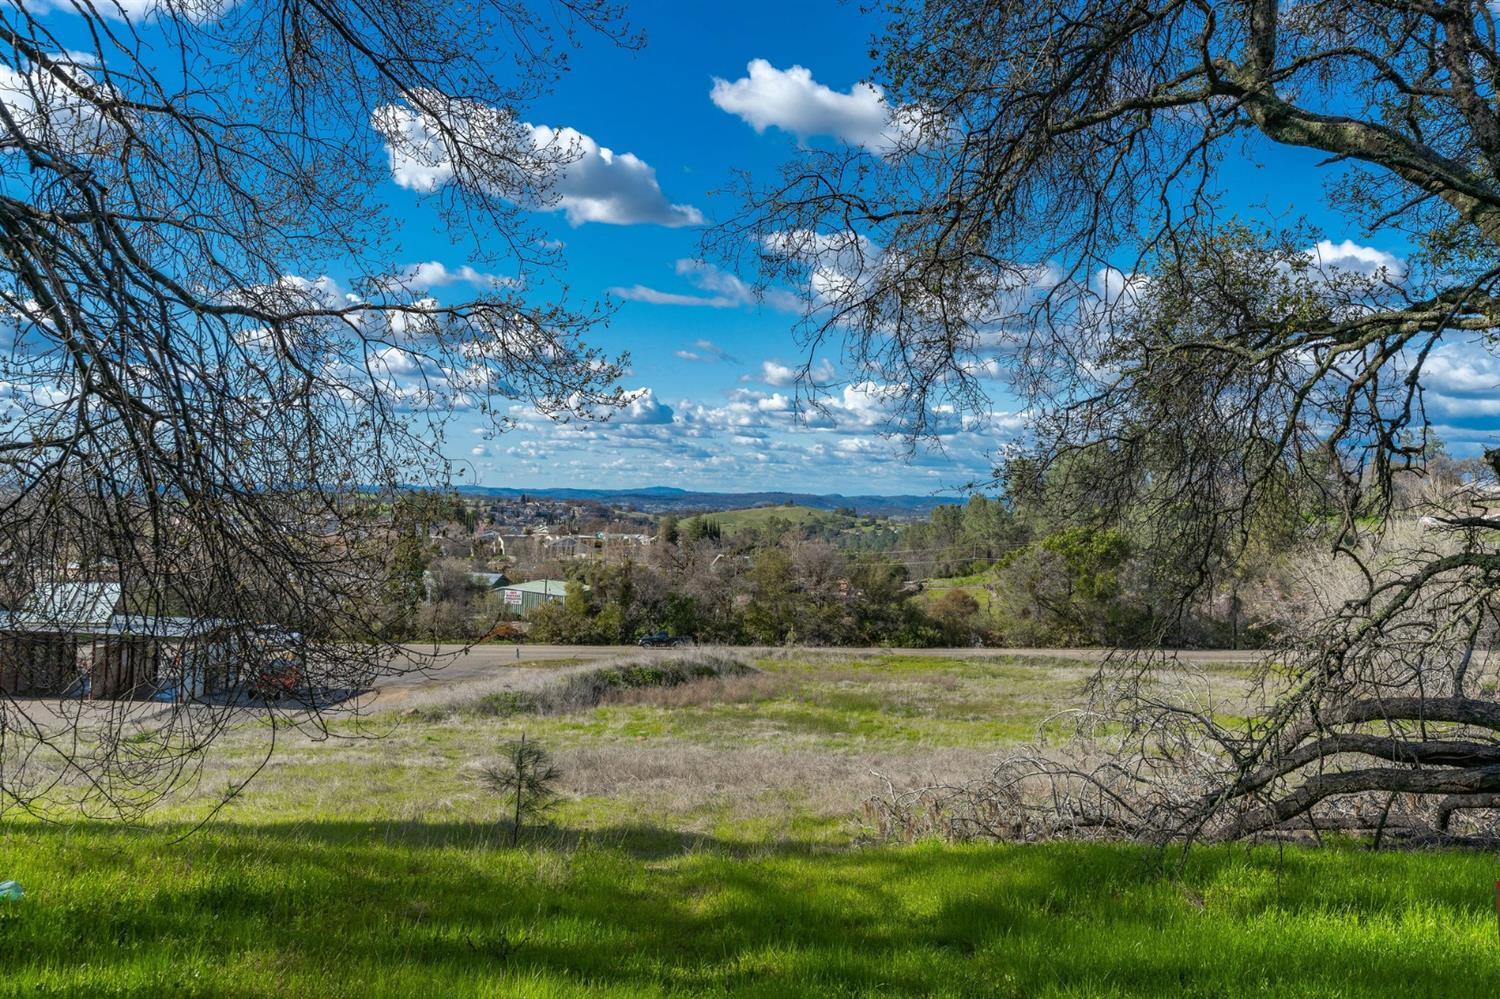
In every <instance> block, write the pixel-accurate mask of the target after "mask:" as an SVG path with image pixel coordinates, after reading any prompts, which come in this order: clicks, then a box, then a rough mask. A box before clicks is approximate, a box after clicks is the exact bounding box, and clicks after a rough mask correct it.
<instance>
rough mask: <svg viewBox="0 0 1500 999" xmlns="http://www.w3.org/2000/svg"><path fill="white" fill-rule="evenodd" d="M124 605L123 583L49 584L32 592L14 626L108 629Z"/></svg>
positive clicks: (12, 620)
mask: <svg viewBox="0 0 1500 999" xmlns="http://www.w3.org/2000/svg"><path fill="white" fill-rule="evenodd" d="M119 605H120V584H119V583H75V582H68V583H49V584H46V585H44V586H39V587H37V588H36V589H35V590H33V591H32V593H31V596H29V597H27V598H26V600H25V602H24V603H22V604H21V606H20V608H19V609H18V610H16V611H15V612H14V613H12V614H11V615H10V623H11V624H12V625H13V626H20V627H25V628H33V629H48V630H53V631H61V630H68V629H80V630H94V629H100V628H105V627H107V626H108V625H109V623H110V619H111V618H113V617H114V616H115V611H116V610H117V609H118V608H119Z"/></svg>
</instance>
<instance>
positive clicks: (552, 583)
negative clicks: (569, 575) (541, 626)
mask: <svg viewBox="0 0 1500 999" xmlns="http://www.w3.org/2000/svg"><path fill="white" fill-rule="evenodd" d="M500 588H501V589H502V590H519V591H520V592H522V593H540V594H542V595H543V596H559V597H560V596H562V595H563V594H564V593H566V592H567V591H568V581H567V580H566V579H533V580H532V581H531V582H529V583H511V584H510V585H508V586H502V587H500ZM584 589H585V590H586V589H588V587H587V586H585V587H584Z"/></svg>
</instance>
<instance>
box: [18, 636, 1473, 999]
mask: <svg viewBox="0 0 1500 999" xmlns="http://www.w3.org/2000/svg"><path fill="white" fill-rule="evenodd" d="M758 665H759V667H760V671H759V672H757V673H753V674H750V675H747V676H740V677H723V678H720V679H715V680H711V681H703V682H700V683H695V684H690V685H687V686H683V687H677V688H671V689H634V690H622V691H619V692H617V693H616V694H615V695H612V696H611V697H609V698H607V699H606V701H605V702H604V703H602V704H599V705H598V706H595V707H590V708H586V709H582V710H576V711H568V712H564V713H559V714H550V715H545V716H534V715H514V714H506V713H504V712H503V711H500V712H497V710H496V704H497V703H498V702H497V699H496V698H495V697H494V696H492V695H494V694H496V693H497V692H499V691H503V688H504V684H505V679H504V674H503V671H501V672H500V673H499V674H497V676H495V677H494V678H492V679H486V680H481V681H475V682H472V683H467V684H461V685H448V686H440V687H438V688H435V689H432V690H424V691H418V692H414V693H411V694H409V695H407V696H406V697H404V698H402V699H399V700H395V701H392V702H389V703H387V704H385V705H384V706H383V707H381V708H380V709H379V710H378V711H377V713H376V714H375V715H373V716H372V717H370V718H369V719H367V721H366V723H365V724H363V725H362V726H355V725H354V724H353V723H352V722H350V723H342V724H341V725H340V726H339V727H338V728H337V731H336V734H337V735H338V736H339V737H338V738H335V739H332V740H328V741H321V742H319V741H315V740H312V739H309V738H305V737H293V738H290V739H288V738H287V737H286V734H285V733H283V734H282V746H281V749H280V750H279V751H278V754H277V755H276V756H275V757H274V758H273V762H272V764H271V765H270V766H269V767H268V768H267V770H266V772H265V773H264V774H262V775H261V777H260V778H259V779H258V780H257V781H256V783H254V784H253V785H252V786H251V788H250V790H249V791H248V792H247V793H245V794H244V795H243V796H241V797H240V798H239V799H238V800H236V801H235V802H234V803H232V804H231V805H229V806H228V808H227V809H226V810H225V811H224V812H223V813H221V815H220V816H219V817H218V818H217V819H216V820H215V821H214V822H213V823H212V824H211V825H210V826H208V827H207V828H206V829H204V830H202V831H199V832H196V833H193V834H192V835H189V836H186V837H185V838H183V835H182V834H183V833H184V832H185V831H186V830H187V829H188V828H189V826H190V823H192V822H193V821H195V820H196V819H197V818H200V817H201V816H202V815H203V813H204V810H205V808H206V807H207V802H208V801H209V800H210V799H211V798H212V797H214V795H215V794H216V793H217V790H218V788H220V787H221V786H222V784H223V782H224V781H226V780H227V779H228V778H229V776H230V775H232V774H235V773H238V772H242V771H243V770H244V769H245V768H247V767H250V766H253V765H254V764H255V762H256V761H257V760H258V759H259V758H260V756H261V754H262V752H263V747H264V743H265V738H266V733H265V731H264V729H263V728H262V726H260V725H258V724H255V723H247V724H246V725H245V726H244V727H242V728H241V729H239V730H237V731H235V732H233V733H231V735H230V736H229V738H228V739H227V740H226V742H225V743H224V744H223V746H221V747H220V750H219V751H218V752H216V754H215V756H214V757H213V759H212V760H211V761H210V764H209V767H208V769H207V771H206V772H205V776H204V780H203V781H202V783H201V785H200V787H199V788H198V789H197V790H195V791H193V792H190V793H188V794H185V795H184V796H183V797H182V798H181V799H180V800H177V801H175V802H172V803H170V804H169V805H168V806H167V807H166V808H164V809H162V810H160V811H159V812H158V813H156V815H155V817H154V818H153V819H152V821H151V822H150V823H149V824H148V825H147V826H145V827H144V828H138V829H124V828H118V827H110V826H101V825H90V824H64V825H40V824H36V823H31V822H24V823H23V822H15V821H12V822H9V823H7V824H6V825H4V826H0V878H15V879H17V880H19V881H21V882H22V883H23V884H24V885H25V886H26V888H27V891H28V897H27V898H26V899H25V900H24V901H23V902H20V903H14V904H10V905H0V946H3V953H4V955H5V963H4V974H3V975H0V993H6V992H12V993H25V994H28V995H31V994H49V993H50V994H77V995H111V994H112V995H141V996H146V995H152V996H155V995H173V994H184V995H190V994H202V995H212V994H231V995H246V996H249V995H348V996H356V995H357V996H366V995H416V994H423V995H427V996H447V995H684V996H687V995H716V994H736V995H765V996H781V995H807V996H829V995H954V996H958V995H973V996H991V995H1015V996H1033V995H1075V996H1084V995H1088V996H1092V995H1203V996H1210V995H1212V996H1218V995H1339V996H1362V995H1384V994H1395V993H1400V994H1403V995H1434V996H1437V995H1449V996H1457V995H1487V994H1496V993H1497V992H1500V943H1497V940H1496V924H1495V916H1494V912H1493V908H1492V904H1493V887H1492V886H1493V882H1494V880H1495V878H1496V877H1497V876H1500V865H1497V864H1496V862H1495V858H1494V857H1492V856H1485V855H1466V854H1405V855H1400V854H1371V853H1369V852H1367V851H1365V850H1363V849H1360V848H1358V847H1357V846H1356V845H1353V844H1349V845H1345V846H1341V847H1335V848H1329V849H1325V850H1322V851H1306V850H1289V851H1285V852H1278V851H1275V850H1272V849H1269V848H1261V849H1258V850H1256V851H1253V852H1250V851H1246V850H1245V849H1242V848H1237V849H1228V848H1215V849H1204V850H1198V851H1195V852H1193V853H1192V854H1190V855H1189V856H1188V857H1187V858H1186V860H1185V862H1184V861H1183V860H1182V858H1180V857H1178V856H1177V855H1175V854H1174V855H1166V856H1164V855H1161V854H1157V853H1154V852H1151V851H1147V850H1143V849H1136V848H1123V847H1110V846H1077V845H1072V846H1067V845H1051V846H1037V847H1004V846H985V845H970V846H957V845H947V844H940V843H922V844H918V845H916V846H908V847H900V846H869V845H860V839H861V836H862V835H864V834H865V833H867V832H868V830H867V829H866V828H865V827H864V826H863V823H862V821H861V818H860V815H861V812H860V803H861V801H862V800H863V799H864V797H865V796H867V795H869V794H870V793H872V792H873V791H875V790H877V788H878V787H879V780H878V778H876V777H875V776H874V775H873V773H872V771H879V772H880V773H884V774H888V775H890V776H891V777H892V778H893V779H895V780H896V781H897V782H898V783H901V782H907V781H915V780H928V779H948V780H961V779H964V778H966V777H969V776H973V775H975V774H978V773H980V772H982V768H983V767H984V764H985V759H986V757H987V755H988V754H990V753H992V752H994V751H995V750H997V749H1000V748H1003V747H1004V746H1006V745H1008V744H1010V743H1012V742H1014V741H1015V740H1017V739H1023V738H1029V737H1030V736H1031V735H1032V734H1034V733H1035V732H1036V730H1037V727H1038V725H1041V724H1043V723H1044V722H1045V720H1046V719H1047V718H1049V717H1050V716H1052V715H1053V714H1054V713H1055V712H1056V711H1057V710H1059V709H1060V708H1065V707H1066V706H1067V705H1068V704H1069V703H1072V702H1074V701H1076V699H1077V697H1078V687H1079V684H1080V683H1081V681H1082V679H1083V677H1084V675H1085V672H1086V670H1087V667H1086V666H1083V665H1081V664H1078V663H1066V662H1061V661H1053V660H1046V659H1010V660H1005V659H995V660H971V661H964V660H942V659H928V658H922V657H898V656H883V657H871V658H868V659H862V660H850V659H847V658H841V657H822V656H804V657H795V658H769V659H765V660H762V661H761V662H760V663H758ZM1235 680H1236V674H1235V673H1234V672H1233V670H1230V669H1225V670H1223V671H1222V674H1221V675H1220V676H1218V677H1216V682H1220V683H1222V684H1224V685H1225V686H1226V687H1232V685H1233V684H1234V682H1235ZM523 729H524V730H525V731H526V732H527V734H528V737H529V738H533V739H536V740H538V741H539V742H541V743H543V744H545V745H547V746H548V747H550V748H551V749H553V750H554V751H555V753H556V755H557V756H558V758H559V760H560V762H561V763H562V765H563V768H564V771H565V784H566V801H565V802H564V804H563V806H562V807H561V808H560V809H559V810H558V811H557V812H556V813H555V814H554V816H553V818H552V821H551V824H550V825H549V826H547V827H545V828H543V829H540V830H537V831H536V832H535V833H533V834H531V835H528V836H527V837H525V838H523V843H522V845H521V847H519V848H511V847H509V846H508V845H507V844H508V830H507V829H506V828H505V827H504V826H503V825H502V824H501V823H500V822H499V813H500V811H501V808H500V804H499V803H498V802H497V801H495V800H494V799H493V798H491V797H489V796H487V795H486V794H484V793H483V792H482V791H481V790H480V789H479V787H478V785H477V784H476V782H475V781H474V780H473V779H472V773H473V768H474V765H475V764H476V763H477V762H478V761H479V760H481V759H483V758H484V757H485V756H486V755H487V754H489V753H490V752H492V751H493V749H494V747H495V746H496V745H498V744H499V743H500V742H501V741H503V740H504V739H507V738H510V737H513V736H515V735H516V734H518V733H519V732H520V731H522V730H523ZM374 735H379V736H380V737H379V738H370V737H369V736H374Z"/></svg>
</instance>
